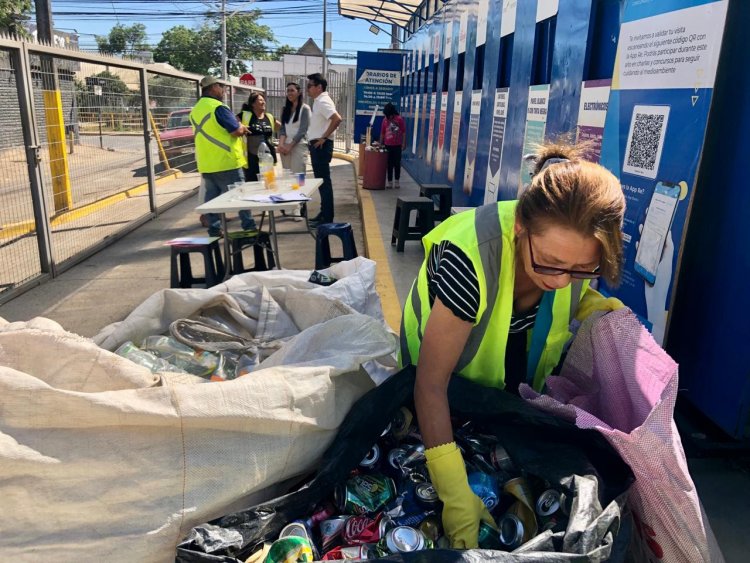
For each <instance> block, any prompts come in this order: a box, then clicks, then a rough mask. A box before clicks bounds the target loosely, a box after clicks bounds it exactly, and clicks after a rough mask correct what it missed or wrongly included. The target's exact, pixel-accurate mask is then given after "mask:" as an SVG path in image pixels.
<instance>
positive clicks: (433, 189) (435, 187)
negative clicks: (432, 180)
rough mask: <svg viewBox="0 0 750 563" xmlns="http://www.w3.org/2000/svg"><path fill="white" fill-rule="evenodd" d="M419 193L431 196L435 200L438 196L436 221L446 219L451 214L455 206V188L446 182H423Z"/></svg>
mask: <svg viewBox="0 0 750 563" xmlns="http://www.w3.org/2000/svg"><path fill="white" fill-rule="evenodd" d="M419 195H421V196H424V197H429V198H430V199H432V200H433V201H434V200H435V198H434V196H437V197H438V201H437V203H438V207H437V209H436V210H435V221H445V220H446V219H447V218H448V217H450V215H451V207H452V206H453V188H452V187H451V186H448V185H446V184H422V186H420V188H419Z"/></svg>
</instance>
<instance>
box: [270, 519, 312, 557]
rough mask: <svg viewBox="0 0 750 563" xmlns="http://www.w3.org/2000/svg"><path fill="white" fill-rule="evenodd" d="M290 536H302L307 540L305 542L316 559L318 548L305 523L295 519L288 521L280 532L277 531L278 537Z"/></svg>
mask: <svg viewBox="0 0 750 563" xmlns="http://www.w3.org/2000/svg"><path fill="white" fill-rule="evenodd" d="M290 537H297V538H303V539H304V540H306V541H307V543H308V544H309V545H310V549H311V550H312V554H313V557H314V558H315V559H318V555H319V554H318V552H317V551H318V550H317V549H316V547H315V542H314V541H313V539H312V533H311V532H310V529H309V528H308V527H307V523H306V522H304V521H303V520H295V521H294V522H290V523H289V524H287V525H286V526H284V527H283V528H282V529H281V532H279V539H283V538H290Z"/></svg>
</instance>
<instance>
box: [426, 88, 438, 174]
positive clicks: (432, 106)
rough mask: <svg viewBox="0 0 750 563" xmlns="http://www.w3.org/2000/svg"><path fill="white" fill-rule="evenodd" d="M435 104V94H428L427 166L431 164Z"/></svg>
mask: <svg viewBox="0 0 750 563" xmlns="http://www.w3.org/2000/svg"><path fill="white" fill-rule="evenodd" d="M436 103H437V94H436V93H435V92H433V93H432V94H430V117H429V126H428V128H427V156H426V160H427V164H432V146H433V142H432V139H433V137H434V135H435V104H436Z"/></svg>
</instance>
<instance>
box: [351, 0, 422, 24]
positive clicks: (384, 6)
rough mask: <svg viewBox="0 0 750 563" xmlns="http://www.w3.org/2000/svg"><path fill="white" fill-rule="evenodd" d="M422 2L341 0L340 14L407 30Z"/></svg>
mask: <svg viewBox="0 0 750 563" xmlns="http://www.w3.org/2000/svg"><path fill="white" fill-rule="evenodd" d="M421 4H422V0H339V14H341V15H342V16H349V17H351V18H361V19H364V20H368V21H372V22H380V23H385V24H395V25H397V26H399V27H402V28H405V27H406V26H407V24H408V23H409V20H411V18H412V17H413V16H414V15H415V14H416V13H417V11H418V10H419V7H420V5H421Z"/></svg>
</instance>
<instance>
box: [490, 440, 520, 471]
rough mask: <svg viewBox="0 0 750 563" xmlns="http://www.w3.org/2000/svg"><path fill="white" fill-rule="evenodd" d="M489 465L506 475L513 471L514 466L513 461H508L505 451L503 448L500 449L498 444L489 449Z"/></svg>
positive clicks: (508, 457)
mask: <svg viewBox="0 0 750 563" xmlns="http://www.w3.org/2000/svg"><path fill="white" fill-rule="evenodd" d="M489 457H490V463H492V465H493V466H494V467H495V468H496V469H499V470H500V471H505V472H507V473H511V472H513V471H514V470H515V465H513V460H511V459H510V456H509V455H508V452H506V451H505V448H504V447H502V446H501V445H500V444H495V445H494V446H492V448H490V453H489Z"/></svg>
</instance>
